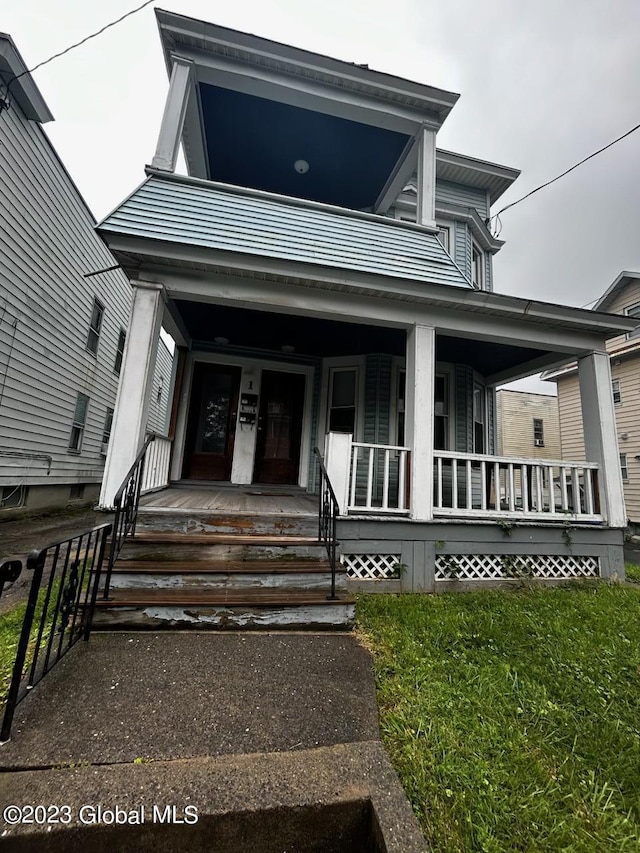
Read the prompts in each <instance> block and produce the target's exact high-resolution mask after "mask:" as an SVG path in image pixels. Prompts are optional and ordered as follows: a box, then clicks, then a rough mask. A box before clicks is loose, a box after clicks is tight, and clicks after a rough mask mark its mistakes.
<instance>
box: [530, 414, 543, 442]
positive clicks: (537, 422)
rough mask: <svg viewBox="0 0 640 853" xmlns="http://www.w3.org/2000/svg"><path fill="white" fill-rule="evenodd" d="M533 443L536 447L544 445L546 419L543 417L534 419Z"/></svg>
mask: <svg viewBox="0 0 640 853" xmlns="http://www.w3.org/2000/svg"><path fill="white" fill-rule="evenodd" d="M533 443H534V445H535V446H536V447H544V421H543V420H542V418H534V419H533Z"/></svg>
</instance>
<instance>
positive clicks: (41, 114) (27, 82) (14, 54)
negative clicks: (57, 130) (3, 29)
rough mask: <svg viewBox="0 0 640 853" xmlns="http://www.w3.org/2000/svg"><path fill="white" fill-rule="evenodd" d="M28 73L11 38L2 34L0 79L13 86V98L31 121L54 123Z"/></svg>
mask: <svg viewBox="0 0 640 853" xmlns="http://www.w3.org/2000/svg"><path fill="white" fill-rule="evenodd" d="M27 72H28V66H27V64H26V63H25V61H24V59H23V58H22V56H21V55H20V52H19V50H18V48H17V47H16V46H15V44H14V42H13V39H12V38H11V36H10V35H7V34H6V33H0V77H1V78H2V82H3V83H4V85H5V86H7V85H8V84H9V83H10V84H11V98H13V99H14V100H15V101H17V103H18V104H19V106H20V109H21V110H22V112H23V113H24V114H25V116H26V117H27V118H28V119H29V120H30V121H37V122H40V123H41V124H44V123H45V122H48V121H53V114H52V113H51V111H50V110H49V107H48V106H47V104H46V102H45V100H44V98H43V97H42V94H41V92H40V90H39V89H38V87H37V86H36V84H35V83H34V81H33V77H32V76H31V74H29V73H27ZM14 78H18V79H14ZM12 80H13V82H11V81H12Z"/></svg>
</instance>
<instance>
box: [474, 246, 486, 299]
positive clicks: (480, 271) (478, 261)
mask: <svg viewBox="0 0 640 853" xmlns="http://www.w3.org/2000/svg"><path fill="white" fill-rule="evenodd" d="M474 254H475V255H476V257H475V258H474ZM484 272H485V270H484V252H483V251H482V249H481V248H480V246H478V244H477V243H476V241H475V240H472V241H471V283H472V284H473V285H474V286H476V287H477V288H478V290H484V279H485V276H484Z"/></svg>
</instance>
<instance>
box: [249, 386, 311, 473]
mask: <svg viewBox="0 0 640 853" xmlns="http://www.w3.org/2000/svg"><path fill="white" fill-rule="evenodd" d="M304 384H305V377H304V376H303V375H302V374H301V373H283V372H281V371H279V370H263V371H262V383H261V388H260V413H259V416H258V441H257V445H256V459H255V469H254V477H253V478H254V482H256V483H284V484H287V485H295V484H296V483H297V482H298V471H299V467H300V441H301V438H302V413H303V410H304Z"/></svg>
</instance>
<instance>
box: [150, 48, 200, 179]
mask: <svg viewBox="0 0 640 853" xmlns="http://www.w3.org/2000/svg"><path fill="white" fill-rule="evenodd" d="M172 60H173V69H172V71H171V82H170V84H169V93H168V95H167V100H166V103H165V105H164V113H163V115H162V124H161V125H160V133H159V135H158V144H157V146H156V153H155V155H154V158H153V160H152V161H151V165H152V166H153V168H154V169H162V170H163V171H165V172H175V170H176V161H177V159H178V150H179V148H180V139H181V138H182V128H183V126H184V117H185V115H186V113H187V103H188V100H189V86H190V84H191V69H192V66H193V62H191V60H189V59H183V58H182V57H181V56H173V57H172Z"/></svg>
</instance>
